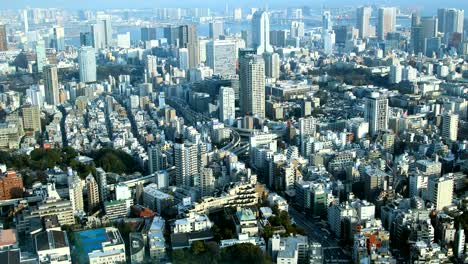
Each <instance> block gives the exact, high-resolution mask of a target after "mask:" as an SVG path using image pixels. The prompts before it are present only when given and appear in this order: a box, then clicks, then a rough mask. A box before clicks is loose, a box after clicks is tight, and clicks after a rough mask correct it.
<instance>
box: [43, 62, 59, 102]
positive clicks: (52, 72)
mask: <svg viewBox="0 0 468 264" xmlns="http://www.w3.org/2000/svg"><path fill="white" fill-rule="evenodd" d="M44 86H45V102H46V103H47V104H48V105H57V104H58V102H59V91H58V90H59V82H58V74H57V66H54V65H46V66H44Z"/></svg>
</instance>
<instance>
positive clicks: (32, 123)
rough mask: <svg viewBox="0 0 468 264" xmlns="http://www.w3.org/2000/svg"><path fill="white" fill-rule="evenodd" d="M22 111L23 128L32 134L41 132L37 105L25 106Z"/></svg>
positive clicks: (39, 111)
mask: <svg viewBox="0 0 468 264" xmlns="http://www.w3.org/2000/svg"><path fill="white" fill-rule="evenodd" d="M22 110H23V128H24V130H29V131H32V132H39V133H40V132H41V131H42V128H41V110H40V108H39V106H38V105H32V104H26V105H24V106H23V108H22Z"/></svg>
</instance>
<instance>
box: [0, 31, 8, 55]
mask: <svg viewBox="0 0 468 264" xmlns="http://www.w3.org/2000/svg"><path fill="white" fill-rule="evenodd" d="M6 50H8V39H7V31H6V26H5V25H0V51H6Z"/></svg>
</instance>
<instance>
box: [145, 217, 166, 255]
mask: <svg viewBox="0 0 468 264" xmlns="http://www.w3.org/2000/svg"><path fill="white" fill-rule="evenodd" d="M165 224H166V223H165V221H164V219H163V218H162V217H160V216H155V217H154V218H153V222H152V223H151V227H150V229H149V231H148V249H149V254H150V257H151V259H153V260H155V261H161V260H162V259H164V258H165V257H166V240H165V238H164V229H165Z"/></svg>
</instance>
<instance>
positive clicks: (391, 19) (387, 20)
mask: <svg viewBox="0 0 468 264" xmlns="http://www.w3.org/2000/svg"><path fill="white" fill-rule="evenodd" d="M395 29H396V8H395V7H381V8H379V17H378V23H377V37H378V39H379V40H385V39H386V37H387V33H389V32H395Z"/></svg>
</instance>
